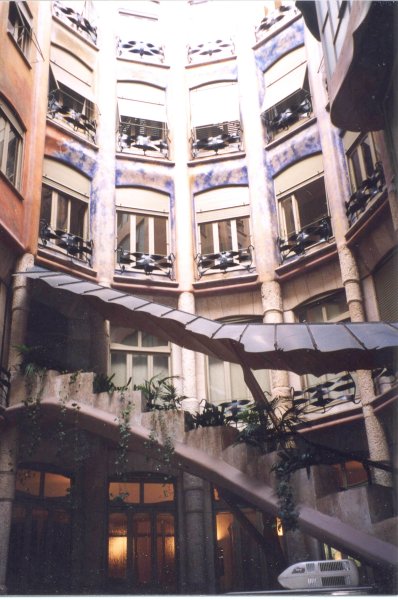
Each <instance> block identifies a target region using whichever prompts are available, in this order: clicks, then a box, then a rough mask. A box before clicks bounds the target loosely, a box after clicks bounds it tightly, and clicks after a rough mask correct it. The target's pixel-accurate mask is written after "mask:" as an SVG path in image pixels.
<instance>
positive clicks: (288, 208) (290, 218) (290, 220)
mask: <svg viewBox="0 0 398 600" xmlns="http://www.w3.org/2000/svg"><path fill="white" fill-rule="evenodd" d="M281 205H282V212H283V217H284V219H285V228H286V230H285V231H283V233H282V232H281V233H282V234H283V235H285V236H286V237H287V238H288V237H290V236H291V235H292V234H293V233H295V230H296V226H295V222H294V212H293V198H292V197H291V196H290V197H289V198H285V199H284V200H282V202H281Z"/></svg>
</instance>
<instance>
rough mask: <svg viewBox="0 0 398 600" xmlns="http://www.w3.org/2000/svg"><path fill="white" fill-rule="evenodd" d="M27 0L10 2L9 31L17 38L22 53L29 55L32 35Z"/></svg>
mask: <svg viewBox="0 0 398 600" xmlns="http://www.w3.org/2000/svg"><path fill="white" fill-rule="evenodd" d="M25 5H26V2H21V1H20V0H19V1H16V2H10V3H9V9H8V32H9V33H10V35H11V36H12V38H13V39H14V40H15V43H16V44H17V46H18V47H19V48H20V50H21V51H22V53H23V54H24V55H25V56H26V57H27V56H28V51H29V45H30V40H31V36H32V27H31V17H30V15H29V13H28V11H27V8H26V6H25Z"/></svg>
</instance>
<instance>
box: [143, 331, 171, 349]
mask: <svg viewBox="0 0 398 600" xmlns="http://www.w3.org/2000/svg"><path fill="white" fill-rule="evenodd" d="M167 345H168V341H167V340H166V339H162V338H160V337H158V336H156V335H152V334H151V333H145V331H143V332H142V346H143V347H144V348H155V347H156V346H167Z"/></svg>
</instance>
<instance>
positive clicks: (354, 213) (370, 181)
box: [345, 162, 385, 225]
mask: <svg viewBox="0 0 398 600" xmlns="http://www.w3.org/2000/svg"><path fill="white" fill-rule="evenodd" d="M384 186H385V178H384V172H383V167H382V164H381V162H377V163H376V164H375V168H374V171H373V173H372V174H371V175H370V177H367V178H366V179H364V180H363V181H362V183H361V185H360V186H359V188H358V189H357V190H356V191H355V192H354V193H353V194H352V195H351V197H350V199H349V200H348V202H346V203H345V205H346V215H347V218H348V222H349V224H350V225H352V224H353V223H355V221H357V220H358V218H359V217H360V215H361V214H362V213H363V212H364V211H365V210H366V208H367V207H368V205H369V204H370V203H371V201H372V200H373V199H374V198H375V197H376V196H377V195H378V194H379V193H380V192H382V191H383V189H384Z"/></svg>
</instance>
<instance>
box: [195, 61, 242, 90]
mask: <svg viewBox="0 0 398 600" xmlns="http://www.w3.org/2000/svg"><path fill="white" fill-rule="evenodd" d="M187 77H188V82H189V87H190V88H195V87H198V86H200V85H204V84H210V83H211V82H212V81H237V79H238V68H237V64H236V60H235V59H234V60H231V61H229V62H225V63H223V64H222V65H206V68H205V69H201V68H200V67H197V68H196V69H192V70H189V69H188V70H187Z"/></svg>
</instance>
